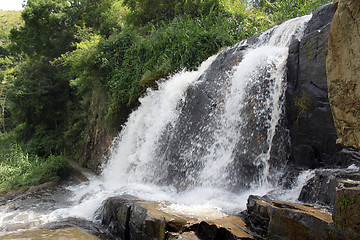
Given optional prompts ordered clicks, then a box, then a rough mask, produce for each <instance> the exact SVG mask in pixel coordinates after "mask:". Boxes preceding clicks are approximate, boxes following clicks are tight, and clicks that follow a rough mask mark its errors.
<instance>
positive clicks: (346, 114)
mask: <svg viewBox="0 0 360 240" xmlns="http://www.w3.org/2000/svg"><path fill="white" fill-rule="evenodd" d="M334 8H335V10H336V11H335V15H334V19H333V22H332V25H331V30H330V34H329V53H328V56H327V66H326V70H327V77H328V87H329V100H330V104H331V108H332V111H333V117H334V122H335V126H336V129H337V134H338V139H337V143H338V144H340V145H344V146H350V147H354V148H356V149H358V150H359V149H360V82H359V78H360V1H359V0H335V1H334Z"/></svg>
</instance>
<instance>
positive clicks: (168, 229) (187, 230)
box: [101, 195, 254, 240]
mask: <svg viewBox="0 0 360 240" xmlns="http://www.w3.org/2000/svg"><path fill="white" fill-rule="evenodd" d="M164 204H165V203H158V202H148V201H142V200H139V199H136V198H135V197H133V196H129V195H122V196H118V197H112V198H109V199H108V200H107V201H106V202H105V204H104V206H103V207H102V209H101V221H102V225H103V226H107V227H108V229H109V231H110V232H111V233H112V234H113V235H114V236H116V237H120V238H121V239H123V240H129V239H132V240H137V239H139V240H140V239H141V240H146V239H159V240H165V239H191V240H193V239H194V240H195V239H207V240H211V239H214V240H215V239H223V240H227V239H231V240H232V239H254V237H253V235H252V232H251V231H250V230H249V229H248V228H247V225H246V224H245V222H244V221H243V220H242V219H241V218H240V217H239V216H232V215H230V216H226V217H223V218H219V219H210V220H209V219H201V218H197V217H193V216H186V215H184V214H180V213H176V214H175V213H172V212H168V211H166V210H165V205H164Z"/></svg>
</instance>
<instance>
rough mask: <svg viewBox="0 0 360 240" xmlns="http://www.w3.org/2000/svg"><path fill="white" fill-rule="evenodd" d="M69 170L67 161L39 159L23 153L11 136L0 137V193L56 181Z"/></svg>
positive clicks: (62, 158)
mask: <svg viewBox="0 0 360 240" xmlns="http://www.w3.org/2000/svg"><path fill="white" fill-rule="evenodd" d="M68 169H69V163H68V161H67V159H66V158H65V157H64V156H62V155H60V156H53V155H50V156H49V157H47V158H40V157H38V156H36V155H31V154H29V153H27V152H25V151H24V150H23V149H22V148H21V147H20V146H19V144H17V143H16V142H15V140H14V136H13V135H9V134H7V135H2V136H1V137H0V193H2V192H7V191H10V190H16V189H19V188H25V187H28V186H33V185H37V184H41V183H45V182H49V181H58V180H59V179H60V178H61V177H62V176H64V175H65V174H66V172H67V171H68Z"/></svg>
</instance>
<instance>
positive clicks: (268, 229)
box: [247, 196, 345, 240]
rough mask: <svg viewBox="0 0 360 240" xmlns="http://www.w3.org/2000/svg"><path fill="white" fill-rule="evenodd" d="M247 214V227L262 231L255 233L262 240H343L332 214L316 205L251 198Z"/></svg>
mask: <svg viewBox="0 0 360 240" xmlns="http://www.w3.org/2000/svg"><path fill="white" fill-rule="evenodd" d="M247 214H248V219H247V222H248V223H249V226H252V227H253V226H256V227H257V228H258V229H261V231H260V232H258V233H259V234H260V236H262V238H263V239H276V240H281V239H284V240H285V239H287V240H289V239H291V240H292V239H299V240H300V239H345V238H344V234H343V233H342V232H341V231H340V230H338V229H337V228H336V227H335V226H334V225H333V220H332V218H331V213H329V212H328V211H327V209H325V208H323V207H320V206H318V205H310V204H309V205H303V204H295V203H287V202H282V201H274V200H270V199H268V198H264V197H258V196H250V197H249V199H248V204H247ZM252 230H254V231H256V229H252Z"/></svg>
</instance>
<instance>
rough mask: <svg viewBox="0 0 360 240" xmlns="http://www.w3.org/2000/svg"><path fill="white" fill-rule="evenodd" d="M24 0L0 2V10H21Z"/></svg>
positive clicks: (0, 0)
mask: <svg viewBox="0 0 360 240" xmlns="http://www.w3.org/2000/svg"><path fill="white" fill-rule="evenodd" d="M23 2H24V0H0V9H2V10H22V4H23Z"/></svg>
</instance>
